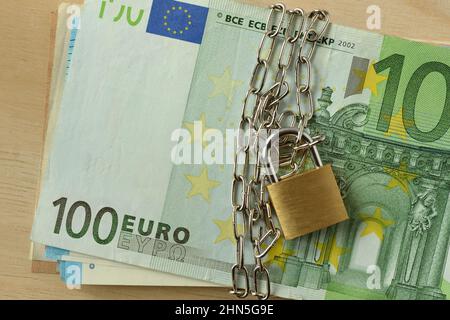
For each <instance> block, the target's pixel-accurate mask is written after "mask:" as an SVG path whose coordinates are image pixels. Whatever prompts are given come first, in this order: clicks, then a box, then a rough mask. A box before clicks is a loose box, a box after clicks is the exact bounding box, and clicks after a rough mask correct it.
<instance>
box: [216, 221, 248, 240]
mask: <svg viewBox="0 0 450 320" xmlns="http://www.w3.org/2000/svg"><path fill="white" fill-rule="evenodd" d="M213 222H214V223H215V224H216V225H217V227H218V228H219V230H220V234H219V235H218V236H217V238H216V240H214V243H219V242H222V241H225V240H230V241H231V243H232V244H236V239H235V238H234V231H233V216H232V215H231V216H230V217H229V218H228V219H227V220H213ZM238 231H239V233H242V232H244V226H243V225H242V224H238Z"/></svg>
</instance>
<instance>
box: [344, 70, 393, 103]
mask: <svg viewBox="0 0 450 320" xmlns="http://www.w3.org/2000/svg"><path fill="white" fill-rule="evenodd" d="M373 65H374V63H372V64H371V65H370V66H369V69H368V70H367V72H365V71H363V70H359V69H353V70H352V71H353V73H354V74H355V75H356V76H358V77H359V78H360V79H361V82H360V84H359V85H358V89H359V90H362V89H366V88H367V89H369V90H370V91H371V92H372V94H373V95H375V96H377V95H378V84H379V83H381V82H383V81H386V79H387V78H388V77H386V76H382V75H379V74H377V72H376V71H375V68H374V66H373Z"/></svg>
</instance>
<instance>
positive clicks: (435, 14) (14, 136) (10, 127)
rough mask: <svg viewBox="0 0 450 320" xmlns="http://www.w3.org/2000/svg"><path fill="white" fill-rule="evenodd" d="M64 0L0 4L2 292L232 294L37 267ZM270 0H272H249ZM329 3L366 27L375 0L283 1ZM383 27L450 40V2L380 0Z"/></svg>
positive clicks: (38, 295) (37, 295) (8, 295)
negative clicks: (91, 280) (76, 279)
mask: <svg viewBox="0 0 450 320" xmlns="http://www.w3.org/2000/svg"><path fill="white" fill-rule="evenodd" d="M60 2H62V1H60V0H9V1H8V0H7V1H2V7H1V10H0V214H1V219H2V220H1V224H0V298H3V299H219V298H223V299H227V298H229V297H230V296H229V295H228V293H227V291H226V290H225V289H221V288H208V289H206V288H205V289H203V288H196V289H189V288H149V287H141V288H138V287H135V288H131V287H87V286H85V287H83V289H82V290H72V291H71V290H67V289H66V288H65V286H64V285H63V284H62V283H61V281H60V280H59V278H58V277H57V276H55V275H47V274H40V273H32V272H31V262H30V261H29V259H28V256H29V248H30V240H29V234H30V230H31V225H32V220H33V212H34V206H35V201H36V190H37V186H38V181H39V168H40V161H41V153H42V143H43V135H44V126H45V119H46V114H45V110H46V108H45V105H46V97H47V93H48V90H47V88H48V83H47V81H48V80H47V74H48V59H49V52H50V48H51V41H50V39H51V28H50V26H51V22H52V18H51V14H50V12H51V11H55V10H56V9H57V6H58V4H59V3H60ZM249 2H252V3H256V4H258V5H267V4H270V3H271V2H272V1H270V0H261V1H256V0H253V1H249ZM285 2H286V4H288V5H289V6H291V7H294V6H295V5H301V6H302V7H303V8H305V9H311V8H317V7H321V8H325V9H327V10H329V11H330V12H331V13H332V19H333V21H334V22H336V23H339V24H345V25H349V26H352V27H357V28H362V29H364V28H365V27H366V18H367V14H366V9H367V7H368V6H369V5H370V4H372V0H368V1H366V0H361V1H353V0H341V1H335V0H329V1H326V0H314V1H312V0H303V1H301V2H300V1H295V0H289V1H285ZM377 4H378V5H379V6H380V8H381V10H382V17H383V25H382V29H381V31H380V32H382V33H386V34H393V35H399V36H403V37H408V38H412V39H421V40H425V41H430V42H437V43H447V44H450V41H449V39H450V28H449V21H450V1H448V0H446V1H440V0H429V1H426V2H425V1H418V0H416V1H413V0H397V1H388V0H378V3H377Z"/></svg>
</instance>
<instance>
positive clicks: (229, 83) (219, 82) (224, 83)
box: [208, 67, 242, 102]
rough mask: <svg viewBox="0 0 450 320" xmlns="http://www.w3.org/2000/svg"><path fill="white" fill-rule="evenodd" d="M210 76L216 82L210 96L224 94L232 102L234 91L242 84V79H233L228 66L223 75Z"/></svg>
mask: <svg viewBox="0 0 450 320" xmlns="http://www.w3.org/2000/svg"><path fill="white" fill-rule="evenodd" d="M208 78H209V80H211V81H212V82H213V83H214V89H213V91H212V92H211V93H210V94H209V98H214V97H217V96H221V95H223V96H225V97H226V98H227V99H228V102H232V100H233V91H234V90H235V89H236V87H238V86H240V85H241V84H242V81H240V80H233V79H232V77H231V68H230V67H227V68H226V69H225V71H224V73H223V74H222V75H219V76H213V75H210V76H209V77H208Z"/></svg>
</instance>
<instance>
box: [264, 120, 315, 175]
mask: <svg viewBox="0 0 450 320" xmlns="http://www.w3.org/2000/svg"><path fill="white" fill-rule="evenodd" d="M299 130H300V129H297V128H283V129H280V130H278V131H277V132H275V133H273V134H272V135H271V136H270V137H269V138H268V139H267V143H266V145H265V146H264V150H263V155H264V159H267V164H268V167H269V173H270V179H271V180H272V182H274V183H276V182H279V178H278V175H277V172H276V171H275V168H274V166H273V162H272V153H271V152H270V150H271V148H272V145H273V142H274V141H276V140H278V141H280V140H281V138H283V137H284V136H286V135H294V136H298V134H299ZM303 139H305V140H306V142H307V143H310V144H313V143H314V139H312V138H311V136H310V135H309V134H307V133H306V132H303ZM278 147H279V146H278ZM309 151H310V153H311V156H312V159H313V161H314V163H315V165H316V166H317V167H323V163H322V159H321V158H320V154H319V151H318V150H317V147H316V146H315V145H314V146H313V147H311V148H310V149H309Z"/></svg>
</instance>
